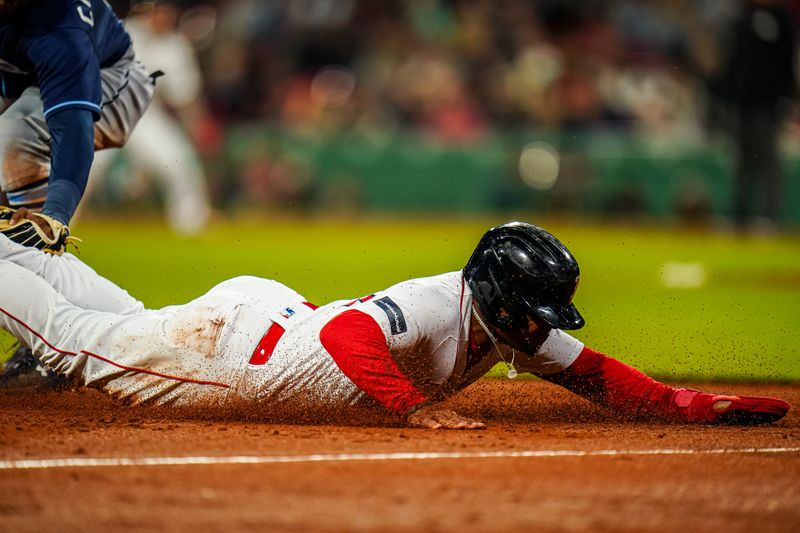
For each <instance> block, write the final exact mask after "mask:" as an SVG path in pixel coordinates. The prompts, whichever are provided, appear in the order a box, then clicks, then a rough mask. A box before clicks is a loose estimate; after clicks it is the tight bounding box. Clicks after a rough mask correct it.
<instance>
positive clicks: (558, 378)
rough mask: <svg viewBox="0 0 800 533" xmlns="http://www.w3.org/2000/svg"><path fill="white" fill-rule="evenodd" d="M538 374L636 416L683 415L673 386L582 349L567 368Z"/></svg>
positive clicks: (611, 359) (664, 416) (676, 390)
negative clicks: (677, 404)
mask: <svg viewBox="0 0 800 533" xmlns="http://www.w3.org/2000/svg"><path fill="white" fill-rule="evenodd" d="M539 377H541V378H543V379H546V380H547V381H550V382H552V383H555V384H557V385H560V386H562V387H564V388H566V389H568V390H570V391H572V392H574V393H576V394H579V395H580V396H583V397H584V398H587V399H589V400H591V401H592V402H594V403H597V404H599V405H602V406H604V407H609V408H611V409H614V410H616V411H619V412H622V413H625V414H630V415H636V416H656V417H659V418H675V417H678V418H682V417H681V415H680V412H679V410H678V409H676V405H675V403H674V402H673V397H674V396H675V394H676V392H678V391H679V390H683V389H674V388H672V387H670V386H668V385H664V384H663V383H659V382H658V381H656V380H654V379H652V378H650V377H648V376H646V375H645V374H643V373H642V372H639V371H638V370H636V369H635V368H633V367H630V366H628V365H626V364H625V363H622V362H620V361H617V360H616V359H613V358H611V357H608V356H607V355H603V354H602V353H599V352H595V351H594V350H591V349H589V348H584V349H583V351H582V352H581V354H580V355H579V356H578V358H577V359H576V360H575V362H574V363H572V364H571V365H570V366H569V368H567V369H566V370H563V371H561V372H558V373H556V374H549V375H545V374H542V375H540V376H539Z"/></svg>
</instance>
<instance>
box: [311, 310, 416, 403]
mask: <svg viewBox="0 0 800 533" xmlns="http://www.w3.org/2000/svg"><path fill="white" fill-rule="evenodd" d="M319 338H320V341H321V342H322V346H323V347H325V349H326V350H327V351H328V353H330V354H331V357H333V360H334V361H335V362H336V364H337V365H338V367H339V369H340V370H341V371H342V372H344V374H345V375H346V376H347V377H348V378H350V380H351V381H352V382H353V383H355V384H356V386H357V387H358V388H359V389H361V390H363V391H364V392H366V393H367V394H369V395H370V396H371V397H373V398H374V399H376V400H377V401H378V402H379V403H380V404H381V405H383V406H384V407H386V408H387V409H389V410H391V411H392V412H394V413H395V414H398V415H403V414H405V413H407V412H408V411H409V410H410V409H411V408H412V407H414V406H416V405H418V404H420V403H421V402H423V401H425V397H424V396H423V395H422V393H421V392H420V391H419V390H418V389H417V388H416V387H415V386H414V385H413V384H412V383H411V380H409V379H408V377H406V376H405V374H403V372H401V370H400V368H398V366H397V363H395V361H394V359H393V358H392V354H391V352H389V347H388V346H387V345H386V337H385V336H384V334H383V331H382V330H381V328H380V326H379V325H378V323H377V322H375V320H374V319H373V318H372V317H371V316H369V315H368V314H366V313H362V312H361V311H356V310H354V309H352V310H350V311H345V312H344V313H342V314H341V315H339V316H337V317H335V318H334V319H333V320H331V321H330V322H328V323H327V324H326V325H325V327H323V328H322V331H321V332H320V335H319Z"/></svg>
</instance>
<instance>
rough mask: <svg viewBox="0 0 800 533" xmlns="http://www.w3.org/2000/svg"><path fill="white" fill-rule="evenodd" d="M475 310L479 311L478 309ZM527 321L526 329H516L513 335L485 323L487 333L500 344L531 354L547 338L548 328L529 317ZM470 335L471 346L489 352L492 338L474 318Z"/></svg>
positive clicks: (491, 347)
mask: <svg viewBox="0 0 800 533" xmlns="http://www.w3.org/2000/svg"><path fill="white" fill-rule="evenodd" d="M476 310H477V309H476ZM477 311H478V312H480V311H479V310H477ZM484 322H485V321H484ZM527 322H528V327H527V330H525V331H517V332H516V334H515V335H513V336H512V335H509V333H508V332H506V331H503V330H501V329H499V328H497V327H494V326H491V325H489V324H487V327H488V328H489V333H491V334H492V335H493V336H494V337H495V339H496V340H497V341H498V342H499V343H500V344H501V345H503V347H507V348H509V349H510V348H514V349H515V350H519V351H522V352H524V353H526V354H529V355H533V354H535V353H536V352H537V351H538V349H539V347H540V346H541V345H542V343H543V342H544V340H545V339H546V338H547V334H548V333H549V332H550V329H549V328H547V327H543V326H542V325H540V324H539V323H538V322H536V321H535V320H533V319H532V318H530V317H528V319H527ZM472 336H473V338H472V344H473V346H476V347H478V348H479V349H480V350H481V352H483V353H489V352H491V351H492V349H493V348H494V345H493V343H492V340H491V339H490V338H489V336H488V335H487V334H486V333H485V332H484V331H483V328H481V326H480V324H478V323H477V321H475V320H474V319H473V321H472Z"/></svg>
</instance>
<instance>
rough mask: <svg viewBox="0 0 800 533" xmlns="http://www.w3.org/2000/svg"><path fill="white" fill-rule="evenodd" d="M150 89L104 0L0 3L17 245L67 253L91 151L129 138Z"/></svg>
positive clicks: (0, 73) (4, 136)
mask: <svg viewBox="0 0 800 533" xmlns="http://www.w3.org/2000/svg"><path fill="white" fill-rule="evenodd" d="M153 89H154V81H153V78H152V76H149V75H148V73H147V72H146V71H145V69H144V66H143V65H142V64H141V63H139V62H138V61H136V59H135V57H134V52H133V48H132V47H131V40H130V38H129V37H128V34H127V33H126V32H125V29H124V28H123V26H122V23H121V22H120V21H119V19H118V18H117V17H116V16H115V15H114V12H113V11H112V10H111V8H110V7H109V6H108V4H107V3H106V2H105V1H103V0H0V97H1V98H0V112H1V113H2V114H1V115H0V157H2V173H0V189H2V193H0V196H4V197H5V198H0V201H3V200H5V202H7V203H8V205H10V206H12V207H15V208H18V209H17V211H16V212H15V213H14V215H13V219H12V220H13V222H15V223H19V225H20V226H21V227H23V228H22V230H21V231H23V233H25V235H22V236H20V235H18V234H16V233H14V232H11V234H13V235H17V236H18V237H20V238H19V239H17V240H18V242H25V243H26V244H28V245H30V246H36V247H39V248H43V249H50V250H53V251H60V250H62V249H63V247H64V245H65V243H66V240H67V238H68V236H69V229H68V224H69V222H70V220H71V218H72V216H73V214H74V213H75V210H76V209H77V207H78V203H79V202H80V200H81V198H82V196H83V193H84V191H85V189H86V182H87V179H88V175H89V168H90V166H91V164H92V158H93V157H94V150H95V149H101V148H109V147H118V146H122V145H123V144H124V143H125V141H126V140H127V138H128V136H129V135H130V133H131V130H133V128H134V126H135V125H136V123H137V121H138V120H139V118H140V117H141V116H142V114H143V113H144V112H145V110H146V109H147V106H148V104H149V103H150V100H151V99H152V96H153ZM39 209H41V215H34V214H33V213H32V211H38V210H39ZM42 215H43V217H44V218H42ZM31 218H34V219H37V220H40V221H41V220H44V221H45V222H46V224H41V225H40V229H41V231H42V233H41V234H40V235H39V234H36V235H34V232H32V229H31V228H32V225H31V224H30V223H28V222H27V221H26V219H31ZM26 232H27V233H26ZM6 234H7V235H8V234H9V233H8V232H7V233H6ZM28 237H30V238H28Z"/></svg>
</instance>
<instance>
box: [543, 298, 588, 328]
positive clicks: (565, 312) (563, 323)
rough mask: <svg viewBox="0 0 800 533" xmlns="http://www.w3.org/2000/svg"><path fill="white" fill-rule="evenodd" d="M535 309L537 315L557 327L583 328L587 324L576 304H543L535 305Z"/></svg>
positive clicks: (551, 325)
mask: <svg viewBox="0 0 800 533" xmlns="http://www.w3.org/2000/svg"><path fill="white" fill-rule="evenodd" d="M533 311H534V313H535V314H536V316H537V317H539V318H540V319H542V320H543V321H544V322H545V323H546V324H548V325H549V326H550V327H553V328H556V329H581V328H582V327H583V326H584V324H586V321H585V320H584V319H583V317H582V316H581V314H580V313H579V312H578V308H577V307H575V304H569V305H565V306H562V305H542V306H537V307H534V308H533Z"/></svg>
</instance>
